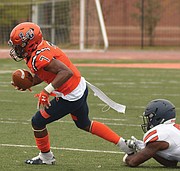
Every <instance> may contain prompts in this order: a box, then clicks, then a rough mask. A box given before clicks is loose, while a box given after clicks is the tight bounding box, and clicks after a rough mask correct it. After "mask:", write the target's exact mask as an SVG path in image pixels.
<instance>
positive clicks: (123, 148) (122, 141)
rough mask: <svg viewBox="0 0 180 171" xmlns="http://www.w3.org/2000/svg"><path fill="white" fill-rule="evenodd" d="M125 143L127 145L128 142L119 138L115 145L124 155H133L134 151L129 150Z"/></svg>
mask: <svg viewBox="0 0 180 171" xmlns="http://www.w3.org/2000/svg"><path fill="white" fill-rule="evenodd" d="M127 143H128V141H127V140H125V139H123V138H122V137H121V138H120V140H119V142H118V144H117V145H118V146H119V147H120V149H121V150H122V151H123V152H125V153H126V154H133V153H135V152H136V150H135V149H133V148H130V147H129V146H128V144H127Z"/></svg>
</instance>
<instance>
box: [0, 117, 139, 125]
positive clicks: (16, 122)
mask: <svg viewBox="0 0 180 171" xmlns="http://www.w3.org/2000/svg"><path fill="white" fill-rule="evenodd" d="M55 122H56V123H58V122H60V123H70V124H74V122H73V121H62V120H58V121H55ZM0 123H2V124H22V125H29V124H30V121H29V122H28V121H27V122H26V121H22V122H19V121H12V120H3V119H2V118H1V119H0ZM103 123H104V124H106V125H110V126H131V127H139V126H140V125H136V124H122V123H109V122H103Z"/></svg>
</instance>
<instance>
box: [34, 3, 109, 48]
mask: <svg viewBox="0 0 180 171" xmlns="http://www.w3.org/2000/svg"><path fill="white" fill-rule="evenodd" d="M32 2H33V3H32V22H35V23H37V24H38V25H40V27H41V28H42V30H43V32H45V36H46V37H48V38H47V39H50V41H51V42H52V43H55V44H60V45H61V46H63V45H64V46H65V47H63V48H66V47H67V48H72V49H73V48H74V47H75V48H77V49H79V50H80V51H84V50H102V49H103V50H107V49H108V46H109V43H108V37H107V32H106V27H105V22H104V17H103V13H102V8H101V4H100V1H99V0H94V1H92V0H88V1H87V0H51V1H44V0H41V1H36V0H33V1H32ZM88 3H89V4H88ZM78 9H79V10H78ZM87 9H88V10H87ZM46 20H47V21H46Z"/></svg>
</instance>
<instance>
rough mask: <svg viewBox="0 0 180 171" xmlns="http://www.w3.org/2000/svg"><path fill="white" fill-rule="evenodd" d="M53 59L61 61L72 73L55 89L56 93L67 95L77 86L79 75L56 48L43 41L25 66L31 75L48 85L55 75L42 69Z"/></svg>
mask: <svg viewBox="0 0 180 171" xmlns="http://www.w3.org/2000/svg"><path fill="white" fill-rule="evenodd" d="M53 59H57V60H59V61H61V62H62V63H64V64H65V65H66V66H67V67H68V68H70V69H71V71H72V72H73V76H72V77H71V78H70V79H69V80H68V81H67V82H65V83H64V84H63V85H62V86H60V87H59V88H58V89H57V91H59V92H61V93H63V94H64V95H67V94H69V93H71V92H72V91H73V90H74V89H75V88H76V87H77V86H78V84H79V82H80V79H81V74H80V72H79V71H78V69H77V68H76V67H75V66H74V65H73V64H72V62H71V61H70V60H69V58H68V57H67V56H66V55H65V54H64V53H63V52H62V51H61V50H60V49H59V48H58V47H56V46H54V45H53V44H51V43H49V42H47V41H45V40H43V41H42V43H41V44H40V45H39V46H38V47H37V49H36V50H35V51H34V52H33V53H32V55H31V58H30V59H29V61H28V62H27V66H28V68H29V69H30V70H31V72H32V73H34V74H36V75H37V76H38V77H39V78H40V79H41V80H43V81H45V82H46V83H48V84H49V83H51V82H52V81H53V80H54V78H55V77H56V74H54V73H51V72H47V71H45V70H44V67H46V66H47V65H48V64H49V63H50V62H51V61H52V60H53Z"/></svg>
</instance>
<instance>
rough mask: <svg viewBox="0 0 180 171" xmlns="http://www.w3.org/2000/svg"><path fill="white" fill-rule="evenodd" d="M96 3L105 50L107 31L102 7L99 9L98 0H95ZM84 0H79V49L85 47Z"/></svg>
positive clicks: (106, 46)
mask: <svg viewBox="0 0 180 171" xmlns="http://www.w3.org/2000/svg"><path fill="white" fill-rule="evenodd" d="M95 3H96V9H97V13H98V18H99V23H100V28H101V33H102V36H103V41H104V50H107V49H108V47H109V42H108V37H107V32H106V27H105V23H104V17H103V14H102V9H101V4H100V2H99V0H95ZM84 33H85V0H80V39H79V40H80V42H79V43H80V45H79V47H80V50H84V49H85V46H84V44H85V35H84Z"/></svg>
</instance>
